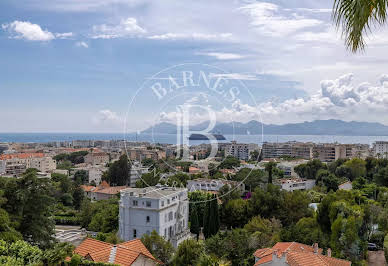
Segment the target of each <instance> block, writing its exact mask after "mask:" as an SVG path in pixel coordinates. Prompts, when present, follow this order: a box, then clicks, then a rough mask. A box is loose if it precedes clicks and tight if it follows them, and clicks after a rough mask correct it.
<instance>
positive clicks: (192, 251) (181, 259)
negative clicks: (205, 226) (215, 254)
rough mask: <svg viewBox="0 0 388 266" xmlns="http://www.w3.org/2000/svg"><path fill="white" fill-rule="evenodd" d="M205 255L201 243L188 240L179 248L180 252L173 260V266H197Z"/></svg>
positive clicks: (178, 251)
mask: <svg viewBox="0 0 388 266" xmlns="http://www.w3.org/2000/svg"><path fill="white" fill-rule="evenodd" d="M203 253H204V246H203V244H202V243H201V242H198V241H196V240H193V239H186V240H184V241H183V242H182V243H181V244H180V245H179V246H178V250H177V252H176V253H175V255H174V258H173V260H172V265H174V266H181V265H187V266H195V265H196V264H197V262H198V260H199V258H200V257H201V255H202V254H203Z"/></svg>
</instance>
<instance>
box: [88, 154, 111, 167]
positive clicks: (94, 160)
mask: <svg viewBox="0 0 388 266" xmlns="http://www.w3.org/2000/svg"><path fill="white" fill-rule="evenodd" d="M84 159H85V163H87V164H91V165H106V164H107V163H109V154H107V153H105V152H90V153H88V154H87V155H85V157H84Z"/></svg>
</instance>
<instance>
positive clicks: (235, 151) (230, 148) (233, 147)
mask: <svg viewBox="0 0 388 266" xmlns="http://www.w3.org/2000/svg"><path fill="white" fill-rule="evenodd" d="M255 150H256V151H258V150H259V145H257V144H254V143H249V144H246V143H237V142H236V141H232V142H231V143H230V144H228V145H227V146H226V147H225V157H227V156H233V157H235V158H238V159H240V160H245V161H247V160H249V158H250V154H251V152H253V151H255Z"/></svg>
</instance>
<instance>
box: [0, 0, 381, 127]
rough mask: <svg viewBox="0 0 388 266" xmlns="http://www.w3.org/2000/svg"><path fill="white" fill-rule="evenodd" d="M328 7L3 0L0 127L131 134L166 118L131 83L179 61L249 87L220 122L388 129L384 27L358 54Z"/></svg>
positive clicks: (298, 2)
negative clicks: (332, 122) (335, 122)
mask: <svg viewBox="0 0 388 266" xmlns="http://www.w3.org/2000/svg"><path fill="white" fill-rule="evenodd" d="M332 4H333V1H326V0H316V1H311V0H283V1H279V0H277V1H242V0H230V1H229V0H213V1H208V0H197V1H186V0H181V1H177V0H175V1H173V0H163V1H159V0H83V1H78V0H20V1H13V0H2V1H1V2H0V95H1V96H0V99H1V107H0V121H1V122H0V132H121V131H122V130H123V127H125V128H126V130H129V131H136V130H141V129H144V128H146V127H148V126H149V125H151V124H153V123H154V122H155V121H156V120H158V121H159V120H160V118H161V116H162V117H163V119H164V121H169V119H170V120H174V119H175V117H174V115H176V112H174V110H173V109H171V108H167V109H166V108H165V109H163V110H162V109H161V108H162V107H161V105H160V106H157V104H153V102H152V100H150V97H152V95H151V94H152V93H151V92H150V91H148V92H144V91H142V90H140V88H142V85H144V83H145V82H149V80H150V77H152V76H153V75H155V73H158V72H159V71H162V70H164V69H166V68H169V67H172V66H174V65H179V64H184V63H199V64H203V65H211V66H214V67H217V68H219V69H222V71H223V72H222V73H228V75H229V76H227V79H230V80H232V81H235V80H236V79H238V80H239V81H241V82H243V83H244V86H246V87H247V88H248V89H249V92H250V94H249V97H250V100H249V101H247V100H246V99H235V100H234V101H233V102H232V103H230V104H228V105H226V106H225V105H224V106H221V105H219V106H218V107H215V108H216V109H217V110H216V112H217V119H218V120H219V121H221V122H224V121H229V120H233V121H239V122H248V121H250V120H252V119H254V120H257V119H258V118H257V113H259V114H260V119H261V120H262V122H264V123H273V124H284V123H295V122H303V121H312V120H316V119H341V120H345V121H352V120H354V121H367V122H380V123H383V124H387V125H388V116H387V115H386V113H387V111H388V110H387V109H388V69H387V67H386V66H387V63H388V53H386V51H387V46H388V37H387V36H388V34H387V33H388V32H387V29H386V28H385V27H384V28H381V29H380V28H378V29H373V33H371V34H368V37H367V47H366V50H365V51H364V52H361V53H357V54H353V53H351V52H349V51H347V50H346V48H345V47H344V40H343V39H341V33H340V32H338V31H337V29H336V28H335V27H334V26H333V24H332V22H331V7H332ZM195 70H198V69H195ZM218 74H219V73H218ZM197 94H198V93H197ZM135 96H136V103H137V107H136V108H131V107H133V106H130V108H129V105H131V102H132V100H133V99H134V97H135ZM194 98H195V99H196V100H197V101H200V99H198V95H194V96H193V97H192V98H191V99H188V100H187V99H185V101H188V102H193V99H194ZM216 100H219V99H216ZM201 101H203V100H201ZM206 101H207V99H206ZM170 104H171V103H170ZM167 106H169V105H168V104H167ZM161 114H162V115H161ZM155 117H157V119H156V120H155ZM197 118H198V121H197V122H201V117H200V116H198V117H197ZM203 119H205V118H203Z"/></svg>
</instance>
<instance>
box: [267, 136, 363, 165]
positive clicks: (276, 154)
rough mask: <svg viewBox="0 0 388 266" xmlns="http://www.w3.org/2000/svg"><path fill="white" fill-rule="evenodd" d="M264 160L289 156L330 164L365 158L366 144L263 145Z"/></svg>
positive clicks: (292, 142)
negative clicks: (340, 160) (335, 161)
mask: <svg viewBox="0 0 388 266" xmlns="http://www.w3.org/2000/svg"><path fill="white" fill-rule="evenodd" d="M262 153H263V158H264V159H270V158H280V157H284V156H290V157H295V158H301V159H306V160H310V159H313V158H316V159H319V160H321V161H323V162H332V161H334V160H337V159H340V158H343V159H349V158H355V157H360V158H366V157H367V156H369V145H368V144H339V143H319V144H315V143H311V142H306V143H304V142H295V141H290V142H284V143H263V147H262Z"/></svg>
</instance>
